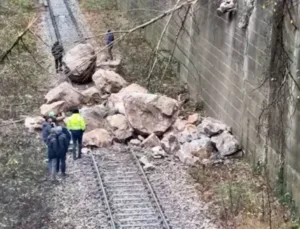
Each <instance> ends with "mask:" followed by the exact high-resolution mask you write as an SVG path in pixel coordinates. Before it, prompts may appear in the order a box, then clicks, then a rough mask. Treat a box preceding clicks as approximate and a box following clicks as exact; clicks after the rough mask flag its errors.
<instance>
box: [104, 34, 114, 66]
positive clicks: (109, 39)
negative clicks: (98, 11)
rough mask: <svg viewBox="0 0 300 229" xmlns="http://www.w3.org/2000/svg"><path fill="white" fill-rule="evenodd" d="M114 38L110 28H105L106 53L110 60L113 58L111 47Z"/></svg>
mask: <svg viewBox="0 0 300 229" xmlns="http://www.w3.org/2000/svg"><path fill="white" fill-rule="evenodd" d="M114 40H115V37H114V34H113V33H112V32H111V30H110V29H109V30H107V33H106V45H107V46H108V55H109V58H110V60H113V54H112V49H113V43H114Z"/></svg>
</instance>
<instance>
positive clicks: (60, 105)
mask: <svg viewBox="0 0 300 229" xmlns="http://www.w3.org/2000/svg"><path fill="white" fill-rule="evenodd" d="M63 111H65V101H57V102H54V103H51V104H43V105H42V106H41V107H40V113H41V115H43V116H45V115H48V114H49V112H54V114H55V115H58V114H59V113H61V112H63Z"/></svg>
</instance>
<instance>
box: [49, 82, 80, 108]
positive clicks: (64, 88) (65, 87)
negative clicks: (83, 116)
mask: <svg viewBox="0 0 300 229" xmlns="http://www.w3.org/2000/svg"><path fill="white" fill-rule="evenodd" d="M82 98H83V96H82V94H81V93H80V92H78V91H77V90H76V89H75V88H74V87H73V86H72V85H71V84H69V83H67V82H64V83H61V84H60V85H58V86H57V87H55V88H53V89H52V90H50V91H49V92H48V93H47V94H46V96H45V100H46V103H48V104H49V103H53V102H56V101H65V109H69V108H72V107H76V106H78V105H80V103H81V101H82Z"/></svg>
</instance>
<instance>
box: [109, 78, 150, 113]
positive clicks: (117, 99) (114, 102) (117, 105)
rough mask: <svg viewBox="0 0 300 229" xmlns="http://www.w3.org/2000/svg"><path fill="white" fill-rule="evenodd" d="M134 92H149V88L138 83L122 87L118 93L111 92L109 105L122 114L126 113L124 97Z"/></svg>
mask: <svg viewBox="0 0 300 229" xmlns="http://www.w3.org/2000/svg"><path fill="white" fill-rule="evenodd" d="M133 92H139V93H148V90H147V89H145V88H143V87H141V86H140V85H138V84H130V85H129V86H127V87H125V88H122V89H121V91H119V92H118V93H116V94H111V96H110V97H109V98H108V106H109V107H111V108H114V109H116V110H117V112H119V113H120V114H125V108H124V102H123V97H124V96H125V95H128V94H131V93H133Z"/></svg>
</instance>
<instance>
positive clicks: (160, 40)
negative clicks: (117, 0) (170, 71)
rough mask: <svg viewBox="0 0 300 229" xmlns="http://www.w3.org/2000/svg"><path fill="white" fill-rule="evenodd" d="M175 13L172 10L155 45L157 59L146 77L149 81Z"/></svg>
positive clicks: (178, 0)
mask: <svg viewBox="0 0 300 229" xmlns="http://www.w3.org/2000/svg"><path fill="white" fill-rule="evenodd" d="M179 2H180V0H177V2H176V4H175V7H176V6H177V5H178V4H179ZM173 13H174V12H172V13H171V14H170V16H169V18H168V21H167V22H166V24H165V27H164V29H163V31H162V32H161V34H160V38H159V40H158V42H157V44H156V47H155V50H154V53H153V54H154V55H155V59H154V62H153V64H152V66H151V68H150V70H149V73H148V76H147V78H146V81H148V80H149V79H150V77H151V75H152V72H153V70H154V67H155V65H156V63H157V60H158V57H157V56H158V55H157V54H158V50H159V47H160V44H161V42H162V40H163V38H164V36H165V33H166V31H167V28H168V27H169V25H170V22H171V20H172V18H173Z"/></svg>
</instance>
